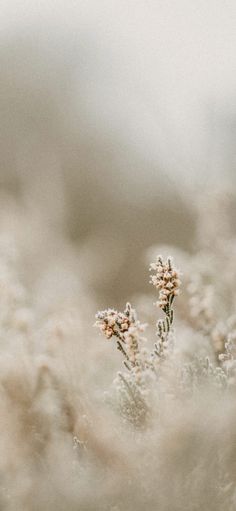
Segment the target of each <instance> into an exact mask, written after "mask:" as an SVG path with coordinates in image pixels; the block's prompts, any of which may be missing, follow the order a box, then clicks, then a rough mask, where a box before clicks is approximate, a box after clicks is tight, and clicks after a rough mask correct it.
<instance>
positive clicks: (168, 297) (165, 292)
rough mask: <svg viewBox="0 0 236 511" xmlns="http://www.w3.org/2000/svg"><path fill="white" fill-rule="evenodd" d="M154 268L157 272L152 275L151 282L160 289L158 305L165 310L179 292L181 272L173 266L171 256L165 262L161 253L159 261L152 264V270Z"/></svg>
mask: <svg viewBox="0 0 236 511" xmlns="http://www.w3.org/2000/svg"><path fill="white" fill-rule="evenodd" d="M152 270H154V271H155V274H154V275H151V281H150V283H151V284H153V285H154V286H155V287H156V288H157V289H158V290H159V300H158V302H157V305H158V306H159V307H160V308H161V309H162V310H165V309H166V308H167V307H170V306H171V304H172V302H173V300H174V297H175V296H177V295H178V294H179V287H180V284H181V282H180V279H179V272H178V271H177V270H176V269H175V268H174V267H173V264H172V260H171V258H170V257H168V258H167V261H166V262H164V261H163V258H162V256H161V255H159V256H158V257H157V261H156V262H155V263H152V264H151V265H150V271H152Z"/></svg>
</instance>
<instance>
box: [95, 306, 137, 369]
mask: <svg viewBox="0 0 236 511" xmlns="http://www.w3.org/2000/svg"><path fill="white" fill-rule="evenodd" d="M95 326H97V327H98V328H99V329H100V331H101V332H102V333H103V334H104V335H105V336H106V337H107V339H110V338H111V337H112V336H115V337H117V348H118V349H119V351H121V352H122V353H123V355H124V356H125V359H126V366H127V362H128V364H130V366H131V367H134V366H136V365H139V362H138V359H139V341H140V340H142V338H141V337H140V333H141V332H143V331H144V329H145V326H146V325H145V324H141V323H140V321H138V320H137V316H136V312H135V310H134V309H132V307H131V305H130V303H127V304H126V307H125V310H124V312H117V311H116V310H114V309H107V310H104V311H101V312H98V313H97V314H96V323H95ZM129 369H130V367H129Z"/></svg>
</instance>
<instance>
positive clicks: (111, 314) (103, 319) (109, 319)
mask: <svg viewBox="0 0 236 511" xmlns="http://www.w3.org/2000/svg"><path fill="white" fill-rule="evenodd" d="M128 305H129V304H127V305H126V309H125V311H124V312H117V311H116V310H114V309H106V310H104V311H100V312H98V313H97V314H96V323H95V326H97V327H98V328H99V329H100V331H101V332H102V333H103V334H104V335H105V336H106V338H107V339H111V337H112V336H113V335H114V336H116V337H118V338H119V339H121V340H123V338H124V333H125V332H127V331H128V330H129V327H130V325H131V322H134V320H133V321H132V318H131V317H130V311H129V310H128Z"/></svg>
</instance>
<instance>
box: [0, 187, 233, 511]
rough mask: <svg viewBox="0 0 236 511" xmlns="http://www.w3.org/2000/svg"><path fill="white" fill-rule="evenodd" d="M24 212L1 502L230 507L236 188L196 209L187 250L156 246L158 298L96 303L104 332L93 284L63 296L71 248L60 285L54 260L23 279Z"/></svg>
mask: <svg viewBox="0 0 236 511" xmlns="http://www.w3.org/2000/svg"><path fill="white" fill-rule="evenodd" d="M226 197H228V198H227V200H226ZM222 201H223V202H222ZM18 217H19V211H18V212H17V214H15V213H14V211H13V210H11V214H8V215H7V214H6V215H5V220H4V221H3V219H2V220H1V244H0V248H1V252H0V304H1V306H0V339H1V358H0V365H1V367H0V392H1V400H0V406H1V413H0V417H1V421H0V431H1V435H0V449H1V450H0V452H1V456H0V509H2V510H4V511H5V510H6V511H15V510H17V511H36V510H37V511H39V510H40V511H41V510H44V511H54V510H55V511H64V510H68V511H89V510H90V511H133V510H137V511H144V510H147V511H156V510H158V511H170V510H171V511H177V510H180V511H184V510H186V511H187V510H188V511H190V510H191V511H193V510H194V511H195V510H196V511H197V510H199V511H200V510H201V511H202V510H204V511H211V510H212V511H213V510H214V511H222V510H226V511H234V510H235V509H236V490H235V477H236V476H235V474H236V432H235V422H236V400H235V395H236V350H235V348H236V314H235V311H236V291H235V282H236V265H235V256H236V239H235V236H234V233H233V230H232V229H231V227H230V218H231V216H230V199H229V195H228V196H226V195H224V194H223V196H217V197H216V198H215V199H214V200H213V201H212V202H209V201H208V202H207V204H206V206H205V207H203V206H202V207H201V210H200V211H198V214H197V226H198V227H197V235H196V240H195V244H194V247H193V250H192V252H191V253H190V252H188V253H187V252H185V251H183V250H180V249H177V248H176V247H174V246H173V247H170V246H168V247H165V246H162V247H156V246H153V247H151V248H150V249H149V250H148V252H147V261H149V262H151V268H150V270H151V271H150V275H151V277H150V279H151V285H150V292H152V294H147V295H143V294H142V295H141V296H137V295H136V297H133V298H132V297H130V300H131V303H132V305H131V304H130V303H127V304H126V306H125V308H124V311H121V312H119V311H117V310H116V308H114V309H113V308H108V309H106V310H103V311H101V312H98V313H97V314H96V320H95V326H96V327H97V328H93V326H92V325H93V323H94V318H93V316H92V315H91V313H90V311H91V310H92V309H93V308H95V306H96V304H95V302H93V299H92V298H91V296H88V293H87V294H86V292H80V293H79V292H78V289H77V287H76V286H75V288H74V290H73V293H72V295H73V298H70V299H68V298H67V299H65V297H67V295H68V289H67V286H68V282H69V283H70V282H71V284H70V285H71V287H72V288H73V276H75V275H76V272H77V271H79V267H78V268H77V267H76V264H75V260H74V258H73V254H72V253H71V252H70V251H69V247H68V246H67V250H68V256H67V257H68V264H67V273H66V271H65V269H64V270H63V271H64V281H63V271H62V268H60V265H59V263H58V265H59V266H58V268H57V273H58V272H59V273H60V276H61V284H60V286H61V287H60V288H58V287H57V286H56V279H55V278H54V273H53V272H54V270H53V264H51V265H50V263H49V262H47V265H46V263H45V271H44V274H43V275H42V278H41V279H40V283H38V287H37V289H34V293H32V286H31V283H30V279H29V282H28V286H27V284H26V282H27V279H26V278H25V276H24V278H23V277H22V275H21V271H20V268H21V265H20V264H19V261H20V260H21V258H22V254H24V257H25V260H26V261H29V260H33V259H34V257H36V255H37V254H36V252H35V254H34V257H29V253H27V250H29V248H28V249H27V247H26V246H23V244H22V240H24V239H25V238H24V237H22V231H23V227H24V229H25V225H26V223H24V222H26V219H22V218H21V219H20V221H18V220H17V218H18ZM18 222H19V223H18ZM22 226H23V227H22ZM31 228H32V226H31ZM32 231H33V228H32ZM49 238H50V237H49ZM60 243H62V242H60ZM60 243H59V241H58V246H60ZM45 247H46V242H45V245H44V249H45ZM160 253H161V254H162V256H158V254H160ZM65 254H66V248H65V246H64V258H65V257H66V256H65ZM169 254H171V257H169ZM153 261H154V262H153ZM144 268H145V261H144ZM31 271H32V269H31ZM26 273H27V272H26ZM29 274H30V271H29ZM137 278H139V277H138V276H137ZM23 280H24V281H25V285H24V286H23V284H22V281H23ZM74 280H75V281H76V278H74ZM63 282H64V284H63ZM52 290H54V291H52ZM80 291H81V290H80ZM75 297H77V298H75ZM78 297H80V298H78ZM133 302H135V303H133ZM153 302H154V303H153ZM111 305H113V304H111ZM136 311H137V312H136ZM138 318H140V319H138ZM116 348H118V350H117V349H116Z"/></svg>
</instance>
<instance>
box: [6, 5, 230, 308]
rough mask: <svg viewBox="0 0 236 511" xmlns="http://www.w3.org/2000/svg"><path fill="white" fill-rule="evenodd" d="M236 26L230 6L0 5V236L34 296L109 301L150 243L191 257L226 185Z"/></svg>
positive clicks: (140, 268) (119, 293) (128, 285)
mask: <svg viewBox="0 0 236 511" xmlns="http://www.w3.org/2000/svg"><path fill="white" fill-rule="evenodd" d="M235 26H236V3H235V2H234V1H233V0H228V1H227V0H224V1H223V0H207V1H205V0H198V1H195V0H179V1H178V2H173V1H170V0H132V1H131V0H99V1H97V0H84V1H82V0H77V1H72V0H71V1H68V0H67V1H65V0H57V1H52V0H44V1H41V2H33V1H32V0H21V1H17V0H15V1H11V0H2V1H1V27H0V41H1V44H0V58H1V74H0V113H1V139H0V184H1V188H0V213H1V214H0V227H1V232H2V236H3V237H4V236H5V237H7V238H8V239H10V240H11V239H14V241H15V240H16V243H17V246H18V250H19V263H18V264H19V271H20V274H21V278H22V280H23V281H25V283H26V285H27V286H28V287H29V289H31V290H32V293H33V294H34V295H35V296H36V297H37V294H38V293H39V294H40V289H43V290H45V289H47V293H48V296H50V300H52V301H53V300H54V299H55V297H59V296H60V297H61V299H62V295H63V299H66V297H67V296H68V297H70V295H71V294H72V295H73V293H74V296H77V295H81V297H82V296H83V294H84V293H88V294H89V295H91V296H93V298H94V300H95V301H96V302H97V303H99V304H100V306H101V307H105V306H107V305H111V306H118V305H120V303H122V304H123V303H124V302H125V301H126V300H127V299H128V298H129V297H130V294H131V293H136V292H141V291H143V290H145V289H147V287H148V272H147V271H146V272H145V261H144V254H145V251H146V249H147V248H148V247H149V246H150V245H153V244H158V243H170V244H174V245H176V246H179V247H184V248H187V249H189V250H191V249H192V248H193V246H192V241H193V236H194V231H195V224H196V215H195V204H196V205H197V206H198V207H199V204H200V205H201V197H202V195H203V192H204V193H209V194H211V193H212V191H213V190H214V188H215V187H216V188H217V187H219V186H221V184H222V183H223V182H225V181H226V182H227V183H228V185H227V186H229V185H230V186H231V190H232V189H233V190H234V181H235V177H234V175H235V174H234V173H235V157H236V154H235V135H236V93H235V91H236V87H235V86H236V60H235V50H236V30H235ZM9 243H10V244H11V241H10V242H9ZM75 280H76V282H75ZM44 292H45V291H44Z"/></svg>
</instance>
